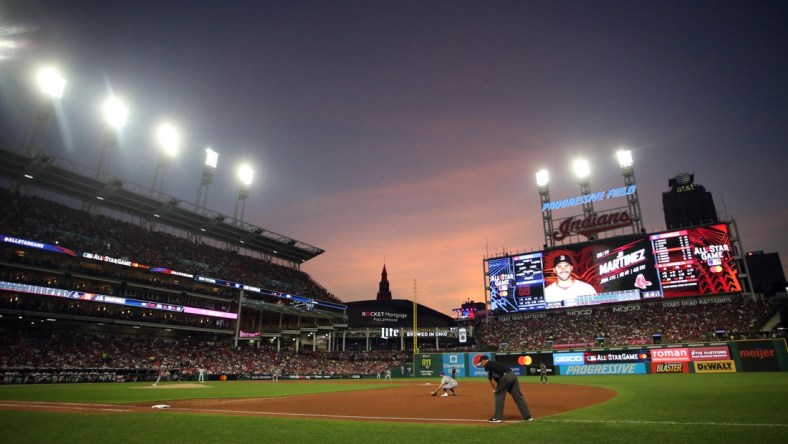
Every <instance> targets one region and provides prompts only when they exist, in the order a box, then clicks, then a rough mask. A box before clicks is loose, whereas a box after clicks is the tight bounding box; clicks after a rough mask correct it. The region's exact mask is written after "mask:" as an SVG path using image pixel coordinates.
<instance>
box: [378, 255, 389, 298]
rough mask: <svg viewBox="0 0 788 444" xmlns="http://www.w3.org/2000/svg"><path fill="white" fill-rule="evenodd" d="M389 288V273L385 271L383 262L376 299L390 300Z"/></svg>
mask: <svg viewBox="0 0 788 444" xmlns="http://www.w3.org/2000/svg"><path fill="white" fill-rule="evenodd" d="M390 300H391V290H389V274H388V272H386V264H383V272H382V273H380V285H379V286H378V301H390Z"/></svg>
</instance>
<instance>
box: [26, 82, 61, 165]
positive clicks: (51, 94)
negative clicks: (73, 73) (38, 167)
mask: <svg viewBox="0 0 788 444" xmlns="http://www.w3.org/2000/svg"><path fill="white" fill-rule="evenodd" d="M36 84H37V85H38V88H39V90H40V91H41V93H42V95H41V97H40V98H39V102H38V106H37V107H36V113H35V115H34V116H33V126H32V128H31V129H30V136H29V137H28V139H27V155H28V156H32V155H33V151H34V150H35V149H37V148H39V147H40V146H41V145H43V144H44V142H45V141H46V136H47V132H48V131H49V126H50V124H51V123H52V121H53V120H55V104H54V101H55V100H60V98H61V97H63V90H64V89H65V87H66V79H65V78H63V76H62V75H60V73H59V72H58V71H57V70H56V69H55V68H52V67H48V68H43V69H41V70H40V71H39V72H38V74H37V75H36Z"/></svg>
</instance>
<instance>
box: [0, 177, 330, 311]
mask: <svg viewBox="0 0 788 444" xmlns="http://www.w3.org/2000/svg"><path fill="white" fill-rule="evenodd" d="M0 202H2V204H3V208H5V209H6V211H3V212H2V214H0V234H4V235H6V236H15V237H18V238H22V239H27V240H32V241H37V242H44V243H48V244H51V245H61V246H63V247H65V248H68V249H71V250H74V251H76V252H78V253H81V252H89V253H94V254H101V255H106V256H110V257H114V258H124V259H128V260H131V261H134V262H138V263H141V264H145V265H148V266H151V267H166V268H170V269H173V270H178V271H182V272H187V273H192V274H208V275H209V276H212V277H218V278H221V279H225V280H229V281H234V282H242V283H245V284H249V285H255V286H258V287H261V288H266V289H271V290H277V291H283V292H287V293H293V294H298V295H301V296H306V297H311V298H314V299H318V300H324V301H329V302H338V303H341V301H340V300H339V299H338V298H337V297H336V296H334V295H333V294H331V293H329V292H328V291H327V290H326V289H325V288H323V287H322V286H321V285H320V284H318V283H317V282H315V281H314V280H313V279H312V278H311V277H310V276H309V275H307V274H306V273H304V272H302V271H300V270H297V269H295V268H290V267H286V266H282V265H278V264H275V263H273V262H269V261H266V260H261V259H258V258H256V257H253V256H251V255H246V254H242V253H243V251H242V250H241V251H240V252H236V251H232V250H228V249H223V248H219V247H217V246H213V245H210V244H209V243H208V242H210V241H209V240H208V239H203V240H201V241H199V242H193V241H190V240H188V239H187V238H186V237H179V236H176V235H175V234H170V233H167V232H165V231H163V230H164V229H166V227H160V228H161V230H162V231H159V230H151V229H147V228H144V227H142V226H140V225H139V224H132V223H129V222H124V221H122V220H120V219H116V218H111V217H108V216H104V215H94V214H91V213H89V212H86V211H82V210H77V209H74V208H71V207H69V206H66V205H63V204H59V203H56V202H54V201H51V200H48V199H44V198H41V197H37V196H24V195H21V194H16V193H12V192H11V191H9V190H7V189H0ZM66 265H69V264H68V262H67V263H66ZM95 268H96V269H98V268H99V267H98V266H96V267H95ZM84 271H98V270H84ZM137 275H138V276H137V277H138V278H140V279H143V280H148V281H150V283H151V284H157V285H158V284H168V285H173V284H172V282H178V283H177V284H175V285H178V286H180V285H182V284H184V283H183V282H182V281H183V280H181V281H171V280H167V279H165V278H164V277H163V276H160V275H154V274H150V273H139V272H138V273H137ZM160 281H163V282H160ZM187 284H188V285H194V284H193V283H187Z"/></svg>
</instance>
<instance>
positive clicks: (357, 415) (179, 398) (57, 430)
mask: <svg viewBox="0 0 788 444" xmlns="http://www.w3.org/2000/svg"><path fill="white" fill-rule="evenodd" d="M532 381H533V382H532ZM437 382H438V381H437V380H432V379H430V380H427V379H395V380H394V381H393V382H388V383H387V382H384V381H377V380H362V381H358V380H356V381H352V380H341V381H337V380H334V381H281V382H278V383H275V382H271V381H254V382H246V381H226V382H218V381H210V382H206V383H204V384H195V383H185V382H172V383H162V384H160V385H159V386H158V387H151V386H150V384H149V383H147V384H143V383H115V384H113V383H105V384H58V385H43V384H42V385H6V386H0V442H3V443H146V444H150V443H159V442H161V443H182V442H187V443H225V444H229V443H247V442H248V443H260V442H281V443H302V442H303V443H366V444H371V443H404V442H422V443H425V442H442V443H446V442H463V443H475V442H479V443H481V442H484V443H490V442H525V441H526V440H528V441H533V440H536V441H537V442H543V443H562V442H566V443H616V442H621V443H628V444H631V443H652V442H653V443H657V442H659V443H664V442H684V443H706V442H708V443H734V442H736V443H784V442H788V404H786V399H788V374H786V373H784V372H783V373H737V374H702V375H701V374H671V375H630V376H586V377H558V376H556V377H551V380H550V384H538V383H537V382H538V380H537V379H536V378H533V379H531V378H527V377H523V378H521V385H522V388H523V392H524V394H525V396H526V399H527V401H528V402H529V405H530V407H531V410H532V412H533V415H534V416H535V417H536V420H535V421H533V422H527V423H524V422H520V421H519V414H518V412H517V410H516V408H515V406H514V404H513V403H512V402H511V401H510V400H507V405H506V409H505V421H504V422H503V423H499V424H489V423H487V422H486V420H487V419H488V418H489V417H490V416H492V393H491V389H490V386H489V385H488V383H487V381H486V380H483V379H460V386H459V387H458V388H457V393H458V396H456V397H440V396H437V397H432V396H430V392H431V391H432V390H433V389H434V388H435V387H436V386H437ZM154 406H155V407H154Z"/></svg>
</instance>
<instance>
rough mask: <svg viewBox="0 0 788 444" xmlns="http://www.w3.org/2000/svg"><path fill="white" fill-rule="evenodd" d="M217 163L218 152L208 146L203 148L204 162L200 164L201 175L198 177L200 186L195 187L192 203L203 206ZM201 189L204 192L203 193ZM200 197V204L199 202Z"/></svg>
mask: <svg viewBox="0 0 788 444" xmlns="http://www.w3.org/2000/svg"><path fill="white" fill-rule="evenodd" d="M218 164H219V153H217V152H216V151H214V150H213V149H211V148H210V147H208V148H206V149H205V163H204V164H203V165H202V177H201V178H200V186H199V188H198V189H197V201H196V202H195V203H194V204H195V205H196V206H197V207H200V206H202V207H203V208H205V204H206V201H207V200H208V185H210V184H211V183H213V175H214V173H215V172H216V166H217V165H218ZM203 190H204V191H205V194H203ZM200 198H202V204H201V203H200Z"/></svg>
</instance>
